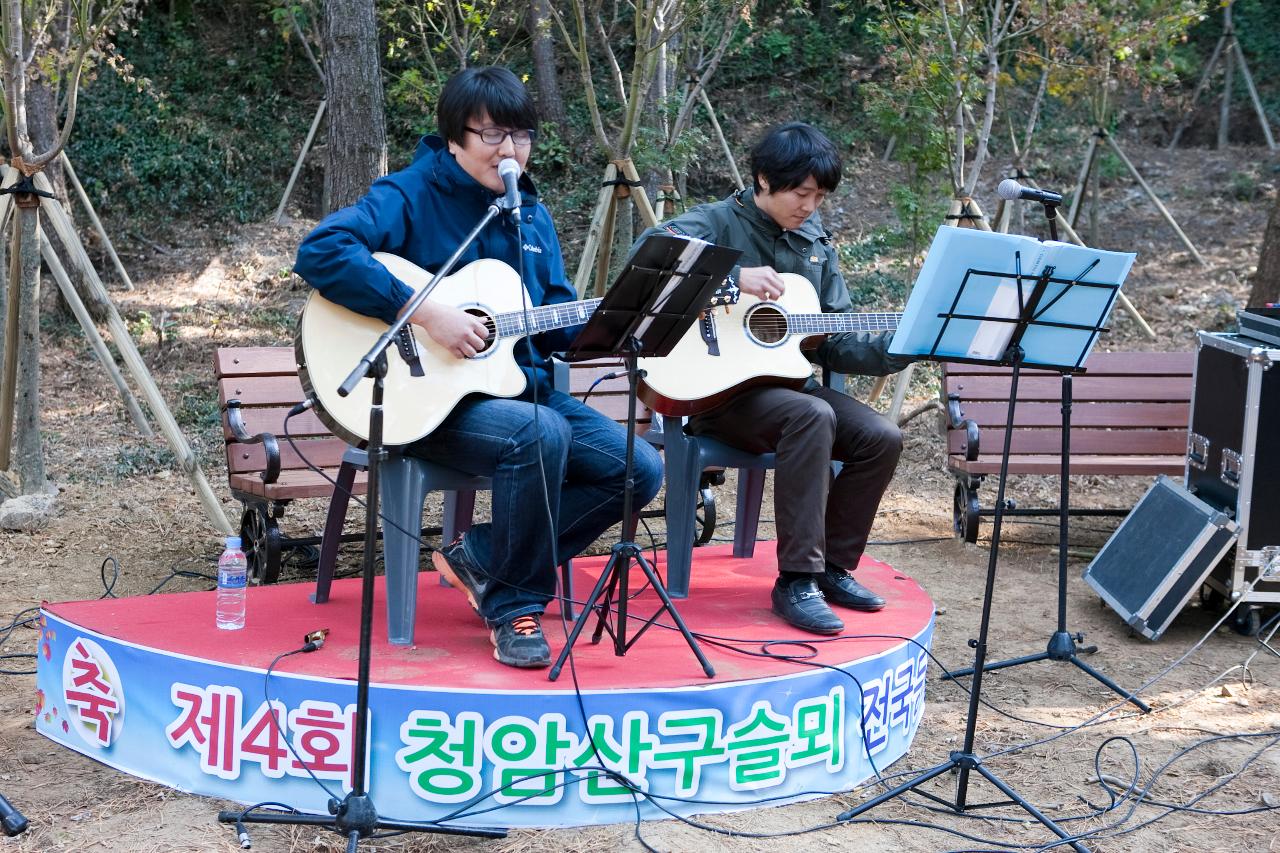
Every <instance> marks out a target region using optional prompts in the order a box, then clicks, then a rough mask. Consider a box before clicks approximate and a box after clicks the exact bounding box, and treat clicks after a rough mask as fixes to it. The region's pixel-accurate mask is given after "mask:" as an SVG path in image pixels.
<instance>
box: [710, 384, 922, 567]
mask: <svg viewBox="0 0 1280 853" xmlns="http://www.w3.org/2000/svg"><path fill="white" fill-rule="evenodd" d="M688 429H689V431H690V432H692V433H694V434H695V435H708V436H712V437H714V438H718V439H720V440H721V441H724V442H727V443H729V444H732V445H733V446H735V447H740V448H742V449H743V450H748V451H751V452H753V453H776V454H777V467H776V469H775V471H774V490H773V511H774V520H775V522H776V524H777V528H778V570H779V571H786V572H821V571H823V570H824V569H825V568H826V563H827V562H828V561H829V562H831V563H832V564H833V565H836V566H839V567H841V568H844V569H849V570H853V569H854V568H856V567H857V565H858V560H859V559H860V558H861V557H862V552H863V550H864V549H865V548H866V546H867V536H868V534H870V532H871V524H872V522H874V521H875V517H876V510H877V508H878V507H879V506H880V498H881V496H883V495H884V492H885V489H887V488H888V486H889V481H890V480H892V479H893V472H894V469H895V468H896V467H897V465H898V457H899V456H901V455H902V433H901V432H899V430H898V427H897V426H896V425H894V424H893V423H891V422H890V421H889V420H888V419H887V418H885V417H884V416H883V415H881V414H880V413H878V412H876V411H875V410H874V409H872V408H871V407H870V406H868V405H866V404H865V403H861V402H859V401H857V400H855V399H853V398H852V397H849V396H848V395H846V394H842V393H840V392H838V391H834V390H832V389H830V388H816V389H814V390H813V391H796V390H794V389H791V388H777V387H765V388H752V389H750V390H748V391H745V392H743V393H741V394H739V395H738V396H737V397H735V398H734V399H732V400H730V401H729V402H728V403H725V404H724V405H722V406H719V407H717V408H715V409H713V410H712V411H710V412H706V413H704V414H702V415H696V416H694V417H693V418H690V420H689V426H688ZM833 459H834V460H837V461H839V462H842V463H844V465H843V468H842V469H841V471H840V473H839V475H837V476H836V477H834V478H832V476H831V468H830V462H831V460H833Z"/></svg>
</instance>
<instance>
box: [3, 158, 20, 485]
mask: <svg viewBox="0 0 1280 853" xmlns="http://www.w3.org/2000/svg"><path fill="white" fill-rule="evenodd" d="M17 180H18V170H17V169H10V168H7V167H6V169H5V174H4V181H3V183H2V184H0V185H2V186H5V187H9V186H12V185H13V184H14V183H16V182H17ZM2 198H3V199H4V203H5V210H6V215H8V214H10V213H12V211H13V196H12V195H5V196H3V197H2ZM8 218H9V219H11V220H13V222H12V223H11V224H12V228H13V230H12V231H11V232H10V239H9V270H8V275H9V280H8V282H6V285H7V287H8V292H9V293H8V301H7V302H6V304H5V308H6V311H5V318H4V372H3V375H2V376H0V471H8V470H9V469H10V468H11V467H13V466H12V463H13V417H14V410H13V406H14V398H15V397H16V396H17V388H18V319H19V314H18V308H19V305H20V300H21V298H22V252H21V248H22V229H20V228H19V227H18V224H17V217H15V216H8ZM0 239H2V238H0Z"/></svg>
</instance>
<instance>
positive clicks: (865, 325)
mask: <svg viewBox="0 0 1280 853" xmlns="http://www.w3.org/2000/svg"><path fill="white" fill-rule="evenodd" d="M901 319H902V314H901V312H897V313H894V312H886V313H881V314H875V313H873V314H788V315H787V327H788V328H789V329H790V331H791V332H792V333H793V334H796V333H799V334H809V335H822V334H832V333H835V332H892V331H894V330H895V329H897V328H898V321H899V320H901Z"/></svg>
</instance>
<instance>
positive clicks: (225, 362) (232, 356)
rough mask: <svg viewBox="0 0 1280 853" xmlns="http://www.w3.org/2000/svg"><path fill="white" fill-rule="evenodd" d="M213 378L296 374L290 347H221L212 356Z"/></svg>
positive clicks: (296, 367) (295, 361) (296, 369)
mask: <svg viewBox="0 0 1280 853" xmlns="http://www.w3.org/2000/svg"><path fill="white" fill-rule="evenodd" d="M213 372H214V376H216V377H218V378H219V379H221V378H222V377H224V376H268V375H272V374H284V375H288V374H294V373H297V372H298V364H297V360H296V359H295V358H294V355H293V349H292V348H290V347H222V348H221V349H219V350H217V351H216V352H215V353H214V354H213Z"/></svg>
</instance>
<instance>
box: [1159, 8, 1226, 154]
mask: <svg viewBox="0 0 1280 853" xmlns="http://www.w3.org/2000/svg"><path fill="white" fill-rule="evenodd" d="M1226 42H1227V34H1226V33H1223V34H1222V35H1221V36H1219V37H1218V43H1217V44H1215V45H1214V46H1213V53H1212V54H1210V56H1209V61H1208V62H1206V63H1205V66H1204V71H1202V72H1201V73H1200V80H1199V81H1198V82H1197V83H1196V87H1195V89H1193V90H1192V91H1191V100H1190V101H1189V102H1188V103H1189V104H1190V105H1191V109H1192V110H1194V109H1195V106H1196V102H1197V101H1199V100H1200V93H1201V92H1203V91H1204V87H1205V86H1207V85H1209V80H1210V78H1212V77H1213V69H1214V68H1215V67H1216V66H1217V64H1218V58H1219V57H1221V56H1222V46H1223V45H1224V44H1226ZM1190 124H1191V114H1190V113H1188V114H1187V115H1186V116H1184V117H1183V119H1182V121H1180V122H1178V126H1177V127H1176V128H1174V130H1173V136H1172V137H1170V139H1169V150H1170V151H1172V150H1173V149H1175V148H1177V147H1178V140H1180V139H1181V138H1182V134H1183V133H1184V132H1185V131H1186V129H1187V126H1188V125H1190Z"/></svg>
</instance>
